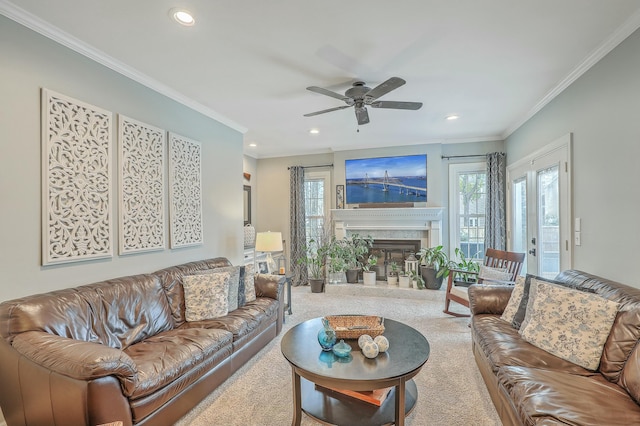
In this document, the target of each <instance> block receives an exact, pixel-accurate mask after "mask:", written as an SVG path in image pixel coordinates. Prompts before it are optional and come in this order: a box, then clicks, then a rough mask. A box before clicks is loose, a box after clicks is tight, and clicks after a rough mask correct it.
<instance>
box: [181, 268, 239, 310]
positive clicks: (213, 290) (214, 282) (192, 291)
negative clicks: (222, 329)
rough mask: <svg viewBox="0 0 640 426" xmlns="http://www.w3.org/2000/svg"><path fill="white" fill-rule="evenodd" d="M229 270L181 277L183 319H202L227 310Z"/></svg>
mask: <svg viewBox="0 0 640 426" xmlns="http://www.w3.org/2000/svg"><path fill="white" fill-rule="evenodd" d="M230 277H231V273H229V272H211V273H208V274H195V275H185V276H184V278H183V288H184V304H185V319H186V320H187V321H190V322H191V321H202V320H205V319H211V318H218V317H223V316H225V315H227V313H228V312H229V300H228V298H229V279H230Z"/></svg>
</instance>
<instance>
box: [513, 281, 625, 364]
mask: <svg viewBox="0 0 640 426" xmlns="http://www.w3.org/2000/svg"><path fill="white" fill-rule="evenodd" d="M617 312H618V304H617V303H615V302H612V301H610V300H607V299H605V298H602V297H600V296H598V295H596V294H592V293H585V292H582V291H578V290H573V289H569V288H566V287H562V286H558V285H554V284H550V283H547V282H545V281H542V280H538V279H535V278H534V279H532V284H531V288H530V294H529V302H528V304H527V312H526V315H525V319H524V321H523V323H522V326H521V328H520V334H521V335H522V337H523V338H524V339H525V340H527V341H528V342H530V343H532V344H533V345H535V346H537V347H539V348H541V349H544V350H546V351H548V352H550V353H552V354H554V355H557V356H559V357H560V358H563V359H566V360H568V361H571V362H574V363H576V364H578V365H580V366H582V367H584V368H587V369H589V370H594V371H595V370H596V369H597V368H598V365H599V364H600V357H601V356H602V350H603V347H604V343H605V341H606V340H607V336H609V332H610V331H611V326H612V325H613V321H614V320H615V318H616V314H617Z"/></svg>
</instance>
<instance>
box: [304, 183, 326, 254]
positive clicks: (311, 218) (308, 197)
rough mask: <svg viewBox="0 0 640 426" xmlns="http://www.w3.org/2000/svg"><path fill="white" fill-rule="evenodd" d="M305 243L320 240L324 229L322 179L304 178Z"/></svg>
mask: <svg viewBox="0 0 640 426" xmlns="http://www.w3.org/2000/svg"><path fill="white" fill-rule="evenodd" d="M304 185H305V188H304V191H305V192H304V194H305V206H304V208H305V213H306V228H307V229H306V232H307V243H308V242H309V240H311V239H313V240H315V241H318V240H320V238H321V235H322V232H323V229H324V211H325V205H324V198H325V197H324V179H313V180H305V182H304Z"/></svg>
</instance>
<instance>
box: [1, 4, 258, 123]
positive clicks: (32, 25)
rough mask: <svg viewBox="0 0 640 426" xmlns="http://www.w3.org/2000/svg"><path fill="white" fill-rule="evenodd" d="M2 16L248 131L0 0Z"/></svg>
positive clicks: (221, 120) (183, 103)
mask: <svg viewBox="0 0 640 426" xmlns="http://www.w3.org/2000/svg"><path fill="white" fill-rule="evenodd" d="M0 14H2V15H4V16H6V17H7V18H9V19H11V20H12V21H15V22H17V23H18V24H20V25H23V26H25V27H27V28H29V29H31V30H33V31H35V32H37V33H39V34H41V35H43V36H45V37H47V38H49V39H51V40H53V41H55V42H56V43H59V44H61V45H63V46H65V47H68V48H69V49H71V50H73V51H75V52H77V53H79V54H81V55H83V56H85V57H87V58H89V59H91V60H93V61H95V62H97V63H99V64H101V65H104V66H105V67H107V68H110V69H112V70H113V71H115V72H117V73H119V74H121V75H123V76H125V77H127V78H130V79H131V80H133V81H136V82H138V83H140V84H142V85H143V86H146V87H148V88H149V89H151V90H153V91H155V92H158V93H160V94H161V95H164V96H166V97H168V98H170V99H173V100H174V101H176V102H178V103H180V104H182V105H184V106H186V107H188V108H191V109H192V110H194V111H197V112H199V113H201V114H204V115H205V116H207V117H209V118H212V119H214V120H216V121H218V122H220V123H222V124H224V125H225V126H228V127H230V128H232V129H233V130H236V131H238V132H240V133H242V134H244V133H246V132H247V130H248V129H247V128H246V127H244V126H241V125H240V124H238V123H236V122H235V121H233V120H231V119H229V118H227V117H225V116H223V115H222V114H220V113H218V112H216V111H214V110H213V109H211V108H209V107H207V106H205V105H202V104H201V103H199V102H196V101H194V100H193V99H191V98H189V97H187V96H185V95H183V94H182V93H180V92H178V91H177V90H175V89H172V88H171V87H169V86H167V85H165V84H163V83H161V82H159V81H158V80H155V79H153V78H151V77H149V76H148V75H146V74H143V73H141V72H140V71H138V70H136V69H135V68H132V67H130V66H128V65H126V64H124V63H123V62H120V61H118V60H117V59H115V58H113V57H111V56H109V55H107V54H106V53H104V52H102V51H100V50H98V49H96V48H94V47H93V46H91V45H89V44H87V43H85V42H83V41H82V40H80V39H78V38H76V37H74V36H72V35H71V34H69V33H67V32H65V31H62V30H61V29H60V28H58V27H56V26H54V25H51V24H50V23H48V22H46V21H44V20H43V19H40V18H39V17H37V16H35V15H33V14H32V13H30V12H28V11H26V10H24V9H22V8H20V7H18V6H16V5H14V4H13V3H11V2H9V1H7V0H0Z"/></svg>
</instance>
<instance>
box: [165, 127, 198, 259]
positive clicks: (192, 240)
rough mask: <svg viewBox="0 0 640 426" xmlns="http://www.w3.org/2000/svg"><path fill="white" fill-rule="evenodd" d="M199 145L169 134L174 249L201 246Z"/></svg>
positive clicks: (171, 224) (171, 216) (171, 223)
mask: <svg viewBox="0 0 640 426" xmlns="http://www.w3.org/2000/svg"><path fill="white" fill-rule="evenodd" d="M201 161H202V154H201V146H200V143H199V142H196V141H193V140H190V139H187V138H185V137H182V136H179V135H176V134H174V133H169V196H170V217H169V220H170V228H171V247H172V248H175V247H185V246H191V245H196V244H202V242H203V233H202V177H201Z"/></svg>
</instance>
